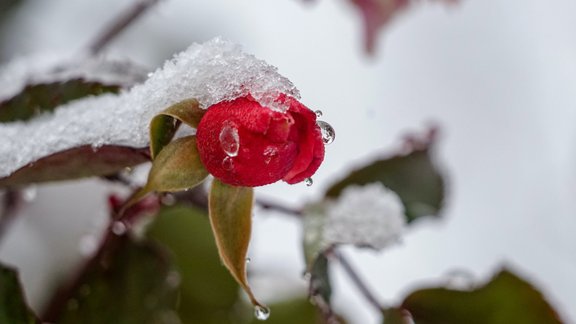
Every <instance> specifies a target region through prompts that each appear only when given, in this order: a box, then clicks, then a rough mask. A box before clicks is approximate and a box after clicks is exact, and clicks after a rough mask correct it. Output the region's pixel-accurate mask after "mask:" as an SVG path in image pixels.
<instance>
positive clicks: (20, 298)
mask: <svg viewBox="0 0 576 324" xmlns="http://www.w3.org/2000/svg"><path fill="white" fill-rule="evenodd" d="M0 323H14V324H21V323H22V324H24V323H30V324H32V323H39V322H38V321H37V320H36V318H35V316H34V314H33V313H32V311H31V310H30V309H29V308H28V306H27V305H26V301H25V300H24V293H23V291H22V287H20V281H19V280H18V275H17V273H16V271H15V270H12V269H10V268H8V267H6V266H4V265H2V264H0Z"/></svg>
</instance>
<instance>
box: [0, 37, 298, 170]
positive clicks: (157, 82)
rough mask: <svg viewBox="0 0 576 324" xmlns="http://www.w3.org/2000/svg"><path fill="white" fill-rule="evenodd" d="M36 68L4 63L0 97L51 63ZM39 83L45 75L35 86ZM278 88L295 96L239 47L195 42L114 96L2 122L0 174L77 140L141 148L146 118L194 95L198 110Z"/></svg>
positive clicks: (282, 80) (79, 143)
mask: <svg viewBox="0 0 576 324" xmlns="http://www.w3.org/2000/svg"><path fill="white" fill-rule="evenodd" d="M42 59H43V60H44V61H46V60H47V59H46V58H44V57H43V58H42ZM53 61H60V60H55V59H54V60H53ZM25 63H29V62H25ZM40 65H41V66H40V67H37V68H30V67H29V65H28V64H24V63H20V64H10V66H9V67H7V68H5V69H3V70H2V71H0V86H2V87H3V88H0V100H5V99H6V98H11V97H12V96H14V95H15V94H17V93H19V92H20V90H21V89H22V88H24V87H25V86H26V84H28V83H25V84H22V82H21V79H22V78H24V77H23V76H29V75H36V73H35V72H36V71H44V70H45V66H51V67H53V66H54V64H47V63H46V62H44V63H42V64H40ZM100 70H101V69H98V71H100ZM54 73H56V72H54ZM71 75H75V74H71V73H67V74H66V77H67V80H68V79H70V78H72V77H71ZM106 77H107V75H104V76H100V78H101V79H105V78H106ZM24 79H25V78H24ZM53 79H54V78H53V77H50V78H49V80H53ZM14 80H17V82H13V81H14ZM96 81H98V80H96ZM11 82H12V83H11ZM39 82H43V79H42V78H40V79H35V82H34V83H39ZM106 84H107V83H106ZM278 92H280V93H285V94H287V95H290V96H293V97H295V98H299V94H298V90H296V88H295V87H294V85H293V84H292V83H291V82H290V81H289V80H288V79H286V78H285V77H283V76H281V75H280V74H279V73H278V72H277V69H276V68H275V67H273V66H271V65H269V64H267V63H266V62H264V61H262V60H259V59H257V58H255V57H254V56H252V55H249V54H246V53H244V52H242V50H241V48H240V46H238V45H235V44H233V43H230V42H227V41H223V40H221V39H215V40H212V41H209V42H206V43H204V44H194V45H192V46H190V47H189V48H188V49H187V50H186V51H184V52H182V53H180V54H178V55H176V56H175V57H174V58H173V59H171V60H169V61H167V62H166V63H165V64H164V66H163V67H162V68H161V69H158V70H157V71H155V72H154V73H152V74H150V77H149V78H148V79H147V80H146V82H144V83H143V84H139V85H136V86H133V87H131V88H130V89H128V90H126V91H122V92H121V93H119V94H117V95H116V94H103V95H100V96H97V97H89V98H84V99H79V100H74V101H71V102H69V103H68V104H65V105H63V106H60V107H59V108H58V109H57V110H56V111H55V112H54V113H53V114H49V115H46V116H42V117H41V118H34V119H31V120H29V121H27V122H25V123H24V122H13V123H6V124H0V139H1V140H0V177H5V176H8V175H10V174H11V173H12V172H14V171H16V170H18V169H20V168H22V167H23V166H25V165H27V164H29V163H32V162H35V161H37V160H39V159H41V158H43V157H45V156H48V155H51V154H54V153H58V152H61V151H65V150H68V149H72V148H76V147H79V146H83V145H93V146H95V147H98V146H102V145H115V146H130V147H136V148H141V147H146V146H148V144H149V136H148V125H149V123H150V121H151V120H152V118H153V117H154V116H155V115H157V114H158V113H160V112H161V111H162V110H164V109H165V108H166V107H170V106H171V105H174V104H176V103H178V102H181V101H183V100H186V99H189V98H196V99H197V100H198V102H199V103H200V107H201V108H206V107H209V106H210V105H212V104H214V103H217V102H220V101H223V100H232V99H235V98H237V97H239V96H245V95H248V94H251V95H252V96H253V97H254V98H255V99H256V100H262V101H266V100H267V98H268V97H269V95H270V93H278Z"/></svg>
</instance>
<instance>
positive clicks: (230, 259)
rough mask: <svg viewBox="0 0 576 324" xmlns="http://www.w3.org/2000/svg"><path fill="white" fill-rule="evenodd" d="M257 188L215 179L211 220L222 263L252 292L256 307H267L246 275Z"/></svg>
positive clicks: (241, 284) (213, 182)
mask: <svg viewBox="0 0 576 324" xmlns="http://www.w3.org/2000/svg"><path fill="white" fill-rule="evenodd" d="M253 202H254V189H253V188H251V187H235V186H231V185H227V184H225V183H222V182H220V181H219V180H218V179H214V180H213V181H212V188H211V190H210V196H209V199H208V205H209V206H208V207H209V208H208V210H209V215H210V224H211V225H212V231H213V233H214V238H215V239H216V245H217V246H218V252H219V253H220V258H221V259H222V263H224V265H225V266H226V268H228V270H229V271H230V273H231V274H232V276H233V277H234V279H236V281H237V282H238V284H240V286H241V287H242V288H243V289H244V291H245V292H246V293H247V294H248V297H249V298H250V301H251V302H252V304H253V305H254V306H256V307H265V306H263V305H262V304H260V302H258V300H257V299H256V298H255V297H254V295H253V293H252V290H251V289H250V286H249V285H248V280H247V278H246V253H247V252H248V244H249V243H250V235H251V232H252V204H253Z"/></svg>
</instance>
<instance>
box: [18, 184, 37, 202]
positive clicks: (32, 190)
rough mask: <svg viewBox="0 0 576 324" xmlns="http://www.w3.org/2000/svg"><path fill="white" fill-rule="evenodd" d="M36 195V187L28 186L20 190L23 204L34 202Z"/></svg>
mask: <svg viewBox="0 0 576 324" xmlns="http://www.w3.org/2000/svg"><path fill="white" fill-rule="evenodd" d="M37 194H38V190H37V189H36V186H30V187H27V188H26V189H24V190H22V199H23V200H24V201H25V202H27V203H29V202H32V201H34V199H36V196H37Z"/></svg>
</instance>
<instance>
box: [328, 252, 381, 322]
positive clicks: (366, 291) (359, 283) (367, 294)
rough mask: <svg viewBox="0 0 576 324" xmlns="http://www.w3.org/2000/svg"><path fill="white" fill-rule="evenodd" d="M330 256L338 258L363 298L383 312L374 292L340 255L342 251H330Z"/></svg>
mask: <svg viewBox="0 0 576 324" xmlns="http://www.w3.org/2000/svg"><path fill="white" fill-rule="evenodd" d="M332 256H334V257H335V258H336V259H337V260H338V262H340V265H342V268H343V269H344V271H345V272H346V273H347V274H348V276H349V277H350V279H351V280H352V282H353V283H354V284H355V285H356V287H357V288H358V290H360V292H361V293H362V295H364V298H366V300H367V301H368V302H369V303H370V304H371V305H372V306H374V308H375V309H376V310H377V311H378V312H380V313H381V312H383V311H384V308H383V307H382V306H381V305H380V302H378V299H377V298H376V296H374V294H373V293H372V291H371V290H370V288H368V285H366V283H364V281H363V280H362V279H361V278H360V276H359V275H358V272H357V271H356V270H355V269H354V267H353V266H352V264H351V263H350V261H348V260H347V259H346V258H345V257H344V255H342V252H340V253H338V252H336V251H334V252H333V253H332Z"/></svg>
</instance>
